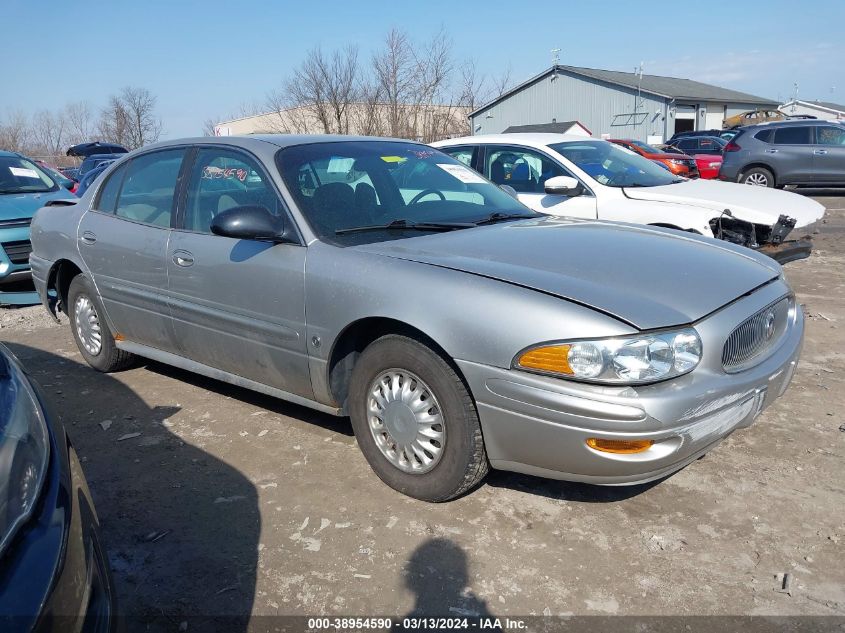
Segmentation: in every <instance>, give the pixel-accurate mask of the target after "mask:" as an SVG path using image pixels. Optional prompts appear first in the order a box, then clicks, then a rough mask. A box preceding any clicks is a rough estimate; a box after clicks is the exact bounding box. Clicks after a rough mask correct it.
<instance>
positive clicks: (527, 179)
mask: <svg viewBox="0 0 845 633" xmlns="http://www.w3.org/2000/svg"><path fill="white" fill-rule="evenodd" d="M484 175H485V176H487V177H488V178H489V179H490V180H492V181H493V182H495V183H496V184H497V185H510V186H511V187H513V188H514V189H515V190H516V191H517V192H519V193H543V192H544V188H543V184H544V183H545V182H546V181H547V180H548V179H549V178H554V177H555V176H569V175H570V174H568V173H565V172H564V170H563V168H562V167H560V165H558V164H557V163H555V162H554V161H553V160H552V159H551V158H549V157H548V156H545V155H543V154H541V153H540V152H538V151H535V150H531V149H526V148H524V147H496V146H492V145H491V146H488V147H487V152H486V158H485V159H484Z"/></svg>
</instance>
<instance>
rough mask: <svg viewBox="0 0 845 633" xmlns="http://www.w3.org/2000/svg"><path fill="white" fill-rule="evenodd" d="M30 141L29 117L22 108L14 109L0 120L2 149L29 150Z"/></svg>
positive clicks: (0, 144)
mask: <svg viewBox="0 0 845 633" xmlns="http://www.w3.org/2000/svg"><path fill="white" fill-rule="evenodd" d="M30 141H31V129H30V126H29V117H27V115H26V113H25V112H23V111H22V110H12V111H11V112H9V113H8V114H7V115H6V117H5V119H4V120H3V121H2V122H0V149H5V150H9V151H11V152H27V151H28V150H29V148H30Z"/></svg>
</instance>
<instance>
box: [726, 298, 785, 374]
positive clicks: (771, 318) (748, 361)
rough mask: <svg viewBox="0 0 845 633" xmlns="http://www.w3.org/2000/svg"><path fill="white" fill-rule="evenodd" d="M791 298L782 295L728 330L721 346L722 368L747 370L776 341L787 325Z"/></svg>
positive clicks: (735, 370)
mask: <svg viewBox="0 0 845 633" xmlns="http://www.w3.org/2000/svg"><path fill="white" fill-rule="evenodd" d="M791 301H792V300H791V299H790V297H784V298H783V299H780V300H778V301H776V302H775V303H773V304H771V305H768V306H766V307H765V308H763V309H762V310H760V311H759V312H756V313H755V314H753V315H752V316H750V317H749V318H747V319H746V320H745V321H743V322H742V323H740V324H739V325H738V326H737V327H736V329H735V330H734V331H733V332H731V334H730V336H728V339H727V340H726V341H725V346H724V347H723V348H722V366H723V367H724V368H725V371H728V372H737V371H742V370H743V369H747V368H748V367H750V366H751V365H753V364H754V363H755V361H756V360H757V359H759V358H760V356H761V355H762V354H764V353H765V352H767V351H769V350H770V349H772V348H773V347H774V346H775V345H776V344H777V342H778V341H779V340H780V338H781V337H782V336H783V334H784V333H785V332H786V328H787V327H788V325H789V314H790V303H791Z"/></svg>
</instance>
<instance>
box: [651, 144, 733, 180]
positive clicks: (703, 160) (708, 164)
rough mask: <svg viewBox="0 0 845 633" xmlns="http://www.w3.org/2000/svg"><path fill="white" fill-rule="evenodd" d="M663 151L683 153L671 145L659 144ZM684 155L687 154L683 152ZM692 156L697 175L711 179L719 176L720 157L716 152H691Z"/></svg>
mask: <svg viewBox="0 0 845 633" xmlns="http://www.w3.org/2000/svg"><path fill="white" fill-rule="evenodd" d="M661 148H662V149H663V151H665V152H674V153H678V154H684V152H682V151H681V150H679V149H678V148H677V147H675V146H673V145H663V146H661ZM684 156H688V155H687V154H684ZM692 158H693V159H694V160H695V164H696V166H697V167H698V177H699V178H705V179H708V180H710V179H713V178H717V177H718V176H719V168H720V167H721V166H722V157H721V156H720V155H717V154H693V155H692Z"/></svg>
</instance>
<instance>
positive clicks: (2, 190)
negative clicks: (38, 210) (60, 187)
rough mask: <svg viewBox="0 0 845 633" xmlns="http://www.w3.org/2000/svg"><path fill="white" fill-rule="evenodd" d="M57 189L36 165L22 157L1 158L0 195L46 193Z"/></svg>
mask: <svg viewBox="0 0 845 633" xmlns="http://www.w3.org/2000/svg"><path fill="white" fill-rule="evenodd" d="M56 188H57V185H56V183H55V182H53V180H52V179H51V178H50V177H49V176H48V175H47V174H45V173H44V172H43V171H42V170H41V169H39V167H38V166H37V165H36V164H35V163H33V162H31V161H28V160H27V159H25V158H22V157H20V156H0V194H7V193H44V192H45V191H52V190H53V189H56Z"/></svg>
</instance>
